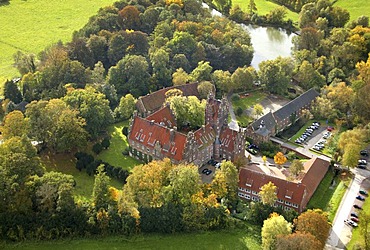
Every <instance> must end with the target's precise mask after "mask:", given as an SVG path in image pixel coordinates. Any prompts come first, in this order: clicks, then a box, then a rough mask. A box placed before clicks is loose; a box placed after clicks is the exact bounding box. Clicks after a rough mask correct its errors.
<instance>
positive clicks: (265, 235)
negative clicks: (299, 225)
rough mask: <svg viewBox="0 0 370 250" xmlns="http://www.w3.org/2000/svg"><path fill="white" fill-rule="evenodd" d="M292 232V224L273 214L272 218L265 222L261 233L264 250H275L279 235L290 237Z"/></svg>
mask: <svg viewBox="0 0 370 250" xmlns="http://www.w3.org/2000/svg"><path fill="white" fill-rule="evenodd" d="M291 232H292V224H291V223H289V222H287V221H286V220H285V219H284V217H283V216H282V215H278V214H277V213H272V214H271V216H270V218H268V219H267V220H265V221H264V222H263V227H262V231H261V237H262V249H264V250H270V249H275V245H276V239H277V237H278V235H289V234H290V233H291Z"/></svg>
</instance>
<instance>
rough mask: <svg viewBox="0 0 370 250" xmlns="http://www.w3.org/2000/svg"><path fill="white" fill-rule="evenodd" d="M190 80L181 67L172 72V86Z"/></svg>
mask: <svg viewBox="0 0 370 250" xmlns="http://www.w3.org/2000/svg"><path fill="white" fill-rule="evenodd" d="M189 80H190V76H189V74H188V73H186V71H185V70H183V68H179V69H177V70H176V72H174V73H173V74H172V83H173V85H174V86H179V85H184V84H186V83H187V82H188V81H189Z"/></svg>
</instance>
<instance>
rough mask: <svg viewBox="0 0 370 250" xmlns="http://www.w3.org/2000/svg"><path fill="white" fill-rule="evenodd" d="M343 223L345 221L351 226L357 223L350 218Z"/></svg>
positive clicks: (355, 225)
mask: <svg viewBox="0 0 370 250" xmlns="http://www.w3.org/2000/svg"><path fill="white" fill-rule="evenodd" d="M344 223H347V224H348V225H350V226H352V227H357V226H358V224H357V223H356V222H354V221H351V220H345V221H344Z"/></svg>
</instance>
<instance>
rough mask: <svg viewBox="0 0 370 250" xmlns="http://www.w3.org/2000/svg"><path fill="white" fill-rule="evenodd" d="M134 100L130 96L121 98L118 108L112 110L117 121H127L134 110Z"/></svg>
mask: <svg viewBox="0 0 370 250" xmlns="http://www.w3.org/2000/svg"><path fill="white" fill-rule="evenodd" d="M136 101H137V100H136V99H135V98H134V97H133V96H132V95H131V94H126V95H125V96H122V97H121V100H120V102H119V105H118V107H117V108H116V109H115V110H114V113H115V117H116V120H117V121H120V120H127V119H129V118H130V117H131V116H132V114H133V113H134V110H135V104H136Z"/></svg>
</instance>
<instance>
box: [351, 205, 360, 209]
mask: <svg viewBox="0 0 370 250" xmlns="http://www.w3.org/2000/svg"><path fill="white" fill-rule="evenodd" d="M353 207H354V208H357V209H362V207H361V206H359V205H357V204H355V205H353Z"/></svg>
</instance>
